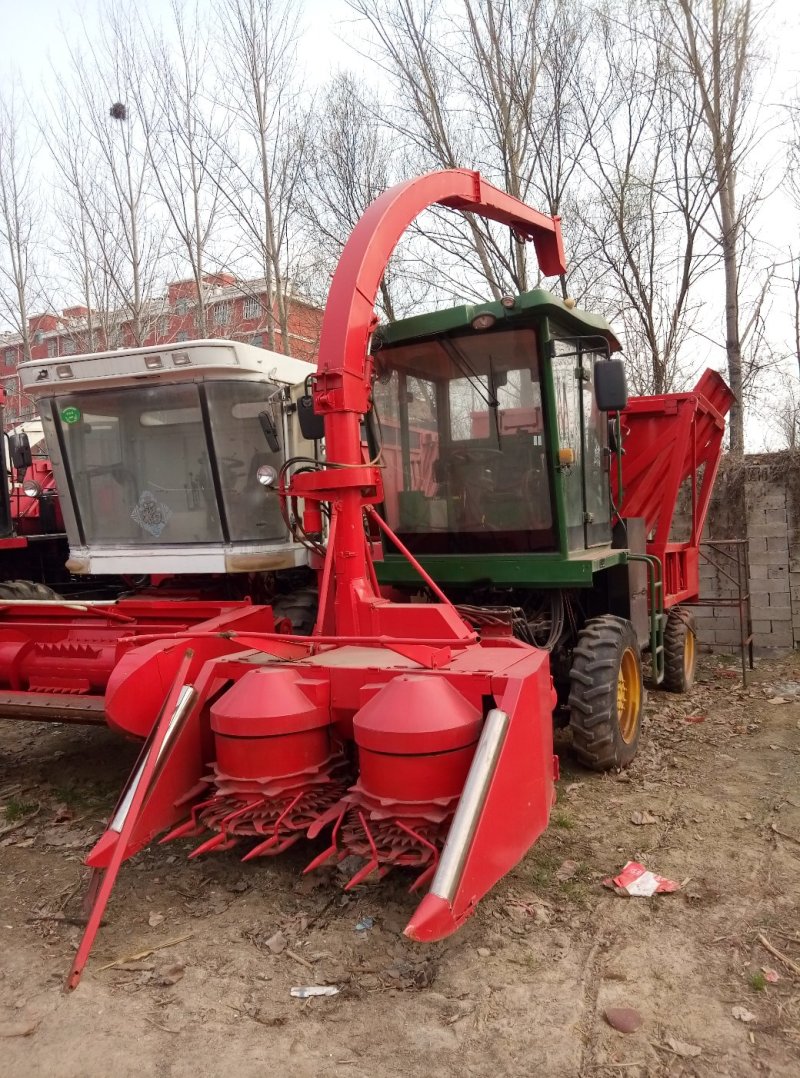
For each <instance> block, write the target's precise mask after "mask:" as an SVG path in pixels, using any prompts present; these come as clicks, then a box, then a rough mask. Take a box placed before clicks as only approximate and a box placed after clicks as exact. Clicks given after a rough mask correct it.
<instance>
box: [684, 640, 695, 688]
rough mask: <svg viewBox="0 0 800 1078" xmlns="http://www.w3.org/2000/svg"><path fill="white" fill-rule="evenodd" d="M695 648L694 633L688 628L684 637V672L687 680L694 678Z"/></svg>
mask: <svg viewBox="0 0 800 1078" xmlns="http://www.w3.org/2000/svg"><path fill="white" fill-rule="evenodd" d="M694 648H695V639H694V633H693V632H691V631H690V630H689V629H687V630H686V636H685V637H684V638H683V674H684V677H685V678H686V680H687V682H688V681H691V680H692V675H693V674H694Z"/></svg>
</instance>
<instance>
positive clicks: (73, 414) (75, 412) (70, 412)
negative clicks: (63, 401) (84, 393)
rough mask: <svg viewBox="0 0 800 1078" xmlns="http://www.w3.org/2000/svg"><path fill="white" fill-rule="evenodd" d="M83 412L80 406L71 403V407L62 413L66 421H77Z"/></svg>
mask: <svg viewBox="0 0 800 1078" xmlns="http://www.w3.org/2000/svg"><path fill="white" fill-rule="evenodd" d="M82 414H83V413H82V412H81V410H80V408H76V407H75V405H74V404H70V405H69V407H68V408H65V409H64V411H63V412H62V413H61V418H62V419H63V420H64V422H65V423H77V422H78V420H79V419H80V418H81V415H82Z"/></svg>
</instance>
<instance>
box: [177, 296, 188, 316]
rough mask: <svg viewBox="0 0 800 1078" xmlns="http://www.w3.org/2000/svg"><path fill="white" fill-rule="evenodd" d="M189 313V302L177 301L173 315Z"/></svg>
mask: <svg viewBox="0 0 800 1078" xmlns="http://www.w3.org/2000/svg"><path fill="white" fill-rule="evenodd" d="M188 313H189V300H188V299H179V300H178V301H177V303H176V304H175V314H188Z"/></svg>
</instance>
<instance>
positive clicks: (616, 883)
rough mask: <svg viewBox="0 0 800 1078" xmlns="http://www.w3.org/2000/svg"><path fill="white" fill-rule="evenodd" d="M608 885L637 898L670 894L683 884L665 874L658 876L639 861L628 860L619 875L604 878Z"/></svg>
mask: <svg viewBox="0 0 800 1078" xmlns="http://www.w3.org/2000/svg"><path fill="white" fill-rule="evenodd" d="M603 883H604V884H605V885H606V886H607V887H615V888H617V889H618V890H620V891H624V892H625V893H626V894H628V895H632V896H633V897H637V898H649V896H650V895H655V894H669V893H670V892H672V891H679V890H680V887H681V885H680V884H679V883H676V882H675V880H668V879H667V878H666V877H665V876H658V875H656V873H655V872H650V870H649V869H647V868H645V867H644V865H641V864H639V862H638V861H628V863H627V864H626V865H625V867H624V868H623V870H622V872H620V874H619V876H614V878H613V879H608V880H603Z"/></svg>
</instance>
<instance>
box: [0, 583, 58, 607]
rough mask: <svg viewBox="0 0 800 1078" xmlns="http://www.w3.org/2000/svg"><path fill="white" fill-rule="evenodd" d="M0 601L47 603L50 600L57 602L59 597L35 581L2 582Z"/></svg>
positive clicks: (44, 585)
mask: <svg viewBox="0 0 800 1078" xmlns="http://www.w3.org/2000/svg"><path fill="white" fill-rule="evenodd" d="M0 599H6V600H8V599H11V600H14V599H20V600H25V601H26V602H27V601H30V600H32V599H33V600H38V601H39V602H47V601H48V600H52V599H56V600H59V599H61V596H60V595H59V594H58V592H56V591H53V589H52V588H48V587H47V585H46V584H39V583H37V582H36V581H35V580H3V581H1V582H0Z"/></svg>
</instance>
